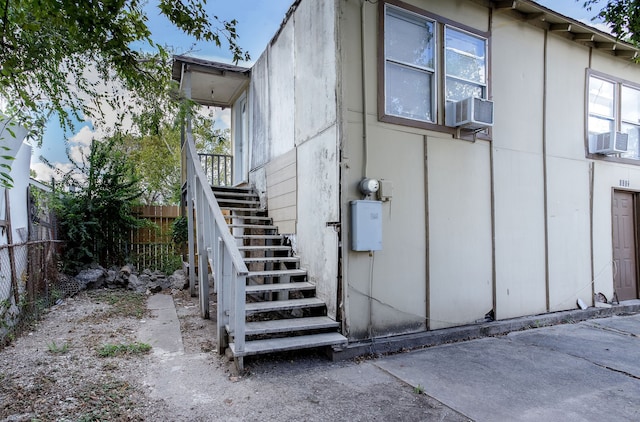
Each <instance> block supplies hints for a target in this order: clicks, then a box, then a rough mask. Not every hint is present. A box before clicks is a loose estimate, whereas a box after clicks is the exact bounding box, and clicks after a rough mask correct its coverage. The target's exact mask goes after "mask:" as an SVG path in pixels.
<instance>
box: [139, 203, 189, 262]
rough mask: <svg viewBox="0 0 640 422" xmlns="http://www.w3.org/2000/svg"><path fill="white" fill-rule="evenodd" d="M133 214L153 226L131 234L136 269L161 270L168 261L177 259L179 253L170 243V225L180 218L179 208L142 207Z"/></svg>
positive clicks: (167, 206) (174, 206) (166, 206)
mask: <svg viewBox="0 0 640 422" xmlns="http://www.w3.org/2000/svg"><path fill="white" fill-rule="evenodd" d="M134 212H135V213H136V214H137V215H138V217H139V218H143V219H146V220H149V221H150V222H151V223H153V224H154V225H155V226H153V225H150V227H145V228H141V229H136V230H132V232H131V243H130V244H131V255H132V257H133V259H134V261H135V264H136V265H137V266H138V269H139V270H142V269H145V268H151V269H162V268H165V267H166V266H167V264H168V263H169V261H171V260H176V259H178V254H179V252H178V251H176V250H175V245H174V244H173V242H172V241H171V224H172V223H173V222H174V221H175V220H176V219H177V218H178V217H180V207H178V206H176V205H163V206H143V207H137V208H135V209H134Z"/></svg>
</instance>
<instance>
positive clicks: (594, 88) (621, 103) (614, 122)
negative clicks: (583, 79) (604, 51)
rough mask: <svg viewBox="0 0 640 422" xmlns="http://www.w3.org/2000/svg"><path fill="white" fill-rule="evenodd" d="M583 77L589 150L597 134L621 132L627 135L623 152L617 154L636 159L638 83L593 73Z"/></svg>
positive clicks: (638, 157)
mask: <svg viewBox="0 0 640 422" xmlns="http://www.w3.org/2000/svg"><path fill="white" fill-rule="evenodd" d="M587 80H588V85H587V90H588V103H587V107H588V109H587V114H588V118H587V133H588V137H589V139H588V140H589V150H590V151H593V150H594V149H595V148H594V144H595V142H596V137H597V136H599V135H603V134H609V136H615V132H622V133H626V134H627V135H628V141H627V152H623V153H620V154H619V157H621V158H630V159H633V160H640V86H637V85H634V84H631V83H628V82H625V81H621V80H617V79H616V78H613V77H609V76H607V75H601V74H596V73H590V74H589V77H588V79H587Z"/></svg>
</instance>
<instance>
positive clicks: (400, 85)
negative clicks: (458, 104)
mask: <svg viewBox="0 0 640 422" xmlns="http://www.w3.org/2000/svg"><path fill="white" fill-rule="evenodd" d="M394 3H395V4H390V3H385V4H384V9H383V10H384V16H383V19H384V21H383V26H382V28H383V36H382V38H383V50H382V52H381V56H382V57H383V61H384V63H383V67H382V69H381V71H382V78H383V81H382V83H381V84H380V87H381V89H383V92H381V93H380V95H381V96H382V98H381V101H380V105H381V108H383V110H381V114H380V119H381V120H382V121H389V122H391V123H398V124H404V125H408V126H416V127H427V128H433V129H435V130H442V129H444V127H443V125H444V110H445V104H446V102H450V101H460V100H462V99H465V98H468V97H472V96H475V97H478V98H483V99H486V98H487V96H488V83H487V81H488V58H487V56H488V41H487V39H486V38H485V37H484V36H482V35H483V34H479V33H474V31H472V30H469V29H468V28H466V27H464V26H463V25H457V24H455V23H454V22H451V21H449V20H447V19H444V18H439V17H437V16H433V15H430V14H428V13H427V12H424V13H420V11H419V10H416V9H415V8H413V7H407V9H405V8H403V7H401V6H400V5H402V3H400V2H394ZM409 9H411V10H409ZM441 46H443V47H444V48H442V47H441ZM439 89H442V90H443V91H444V92H442V93H440V92H438V90H439ZM450 130H451V128H446V131H450Z"/></svg>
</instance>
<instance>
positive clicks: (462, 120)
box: [445, 97, 493, 130]
mask: <svg viewBox="0 0 640 422" xmlns="http://www.w3.org/2000/svg"><path fill="white" fill-rule="evenodd" d="M445 117H446V124H447V126H450V127H459V128H463V129H469V130H482V129H485V128H487V127H491V126H493V101H490V100H485V99H482V98H477V97H469V98H465V99H464V100H460V101H456V102H450V103H447V109H446V116H445Z"/></svg>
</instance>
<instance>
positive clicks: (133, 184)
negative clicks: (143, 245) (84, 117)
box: [52, 135, 146, 271]
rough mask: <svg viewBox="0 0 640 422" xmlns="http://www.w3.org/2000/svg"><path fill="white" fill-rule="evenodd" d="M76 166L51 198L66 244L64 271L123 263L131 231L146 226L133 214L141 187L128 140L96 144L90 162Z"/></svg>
mask: <svg viewBox="0 0 640 422" xmlns="http://www.w3.org/2000/svg"><path fill="white" fill-rule="evenodd" d="M70 160H71V158H70ZM71 162H72V164H73V169H72V170H70V171H69V172H67V173H65V174H64V175H63V183H62V186H61V187H60V188H58V189H55V190H54V193H53V199H52V203H53V207H54V210H55V212H56V215H57V217H58V222H59V227H60V236H61V238H62V240H64V241H65V248H64V251H63V255H62V262H63V266H64V269H65V271H77V270H79V269H81V268H83V267H86V266H88V265H90V264H92V263H99V264H100V265H102V266H105V267H107V266H111V265H122V264H124V263H125V262H126V260H127V258H128V256H127V255H128V242H129V236H130V232H131V230H132V229H135V228H139V227H143V226H144V225H145V224H146V222H145V220H142V219H139V218H137V217H136V216H135V214H134V213H133V207H134V206H135V205H137V202H138V201H137V200H138V198H139V197H140V195H141V189H140V186H139V179H138V178H137V177H136V175H135V168H134V163H133V162H132V161H131V160H130V159H129V158H128V155H127V154H126V153H125V149H124V143H123V138H122V137H121V136H118V135H116V136H113V137H111V138H109V139H107V140H105V141H97V140H93V141H92V142H91V146H90V150H89V155H88V157H87V158H86V162H82V163H77V162H75V161H74V160H71ZM58 186H60V185H58Z"/></svg>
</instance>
